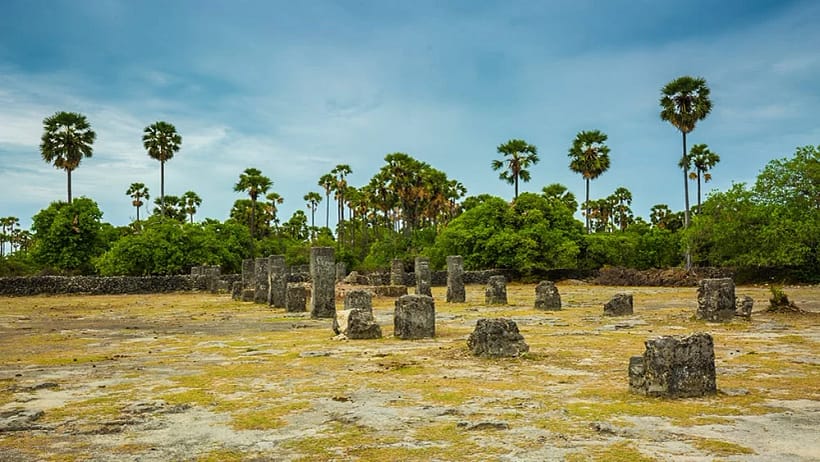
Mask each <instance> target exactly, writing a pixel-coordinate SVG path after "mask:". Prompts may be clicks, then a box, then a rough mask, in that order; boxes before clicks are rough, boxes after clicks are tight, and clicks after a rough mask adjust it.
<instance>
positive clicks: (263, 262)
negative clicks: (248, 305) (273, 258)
mask: <svg viewBox="0 0 820 462" xmlns="http://www.w3.org/2000/svg"><path fill="white" fill-rule="evenodd" d="M254 273H255V274H256V279H255V280H254V287H253V301H254V303H261V304H265V305H267V304H268V282H269V280H270V265H269V264H268V257H258V258H257V259H256V261H255V262H254Z"/></svg>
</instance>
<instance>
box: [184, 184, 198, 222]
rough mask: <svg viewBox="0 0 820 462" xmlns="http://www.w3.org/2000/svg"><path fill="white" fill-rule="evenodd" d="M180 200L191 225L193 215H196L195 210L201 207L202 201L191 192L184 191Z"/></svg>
mask: <svg viewBox="0 0 820 462" xmlns="http://www.w3.org/2000/svg"><path fill="white" fill-rule="evenodd" d="M181 200H182V206H183V208H184V209H185V213H186V214H188V216H189V217H190V218H191V223H193V222H194V214H195V213H196V209H197V208H198V207H199V206H200V205H202V199H201V198H200V197H199V195H197V193H195V192H193V191H185V194H183V195H182V198H181Z"/></svg>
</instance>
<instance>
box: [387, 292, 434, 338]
mask: <svg viewBox="0 0 820 462" xmlns="http://www.w3.org/2000/svg"><path fill="white" fill-rule="evenodd" d="M393 335H394V336H396V337H398V338H400V339H405V340H408V339H418V338H425V337H435V336H436V306H435V303H434V302H433V297H430V296H427V295H403V296H401V297H399V298H398V299H397V300H396V309H395V311H394V312H393Z"/></svg>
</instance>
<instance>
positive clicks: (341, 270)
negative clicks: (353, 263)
mask: <svg viewBox="0 0 820 462" xmlns="http://www.w3.org/2000/svg"><path fill="white" fill-rule="evenodd" d="M345 276H347V263H345V262H343V261H337V262H336V282H342V281H343V280H344V278H345Z"/></svg>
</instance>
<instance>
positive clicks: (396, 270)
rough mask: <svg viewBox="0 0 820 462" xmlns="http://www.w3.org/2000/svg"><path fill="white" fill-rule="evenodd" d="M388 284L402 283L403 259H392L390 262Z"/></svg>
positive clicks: (399, 284)
mask: <svg viewBox="0 0 820 462" xmlns="http://www.w3.org/2000/svg"><path fill="white" fill-rule="evenodd" d="M390 285H391V286H403V285H404V261H402V260H399V259H393V261H391V262H390Z"/></svg>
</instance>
